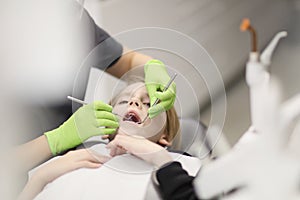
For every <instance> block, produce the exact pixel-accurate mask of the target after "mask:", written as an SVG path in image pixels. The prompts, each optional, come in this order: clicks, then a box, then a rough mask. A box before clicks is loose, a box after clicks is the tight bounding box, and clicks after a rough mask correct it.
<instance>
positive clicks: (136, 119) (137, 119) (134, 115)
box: [123, 111, 141, 124]
mask: <svg viewBox="0 0 300 200" xmlns="http://www.w3.org/2000/svg"><path fill="white" fill-rule="evenodd" d="M123 121H129V122H134V123H137V124H140V123H141V118H140V117H139V116H138V114H137V113H135V112H133V111H130V112H128V113H127V114H126V115H125V116H124V118H123Z"/></svg>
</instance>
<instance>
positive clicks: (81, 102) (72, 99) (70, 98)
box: [67, 96, 88, 105]
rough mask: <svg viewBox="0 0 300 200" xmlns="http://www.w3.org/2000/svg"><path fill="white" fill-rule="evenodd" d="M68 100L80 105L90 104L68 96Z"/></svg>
mask: <svg viewBox="0 0 300 200" xmlns="http://www.w3.org/2000/svg"><path fill="white" fill-rule="evenodd" d="M67 98H68V99H69V100H71V101H74V102H76V103H79V104H82V105H87V104H88V103H87V102H85V101H82V100H79V99H76V98H74V97H71V96H67Z"/></svg>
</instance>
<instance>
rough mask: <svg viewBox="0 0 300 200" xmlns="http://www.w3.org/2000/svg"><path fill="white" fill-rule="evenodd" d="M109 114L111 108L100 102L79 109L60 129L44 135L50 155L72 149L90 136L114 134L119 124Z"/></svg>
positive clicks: (114, 117) (113, 116)
mask: <svg viewBox="0 0 300 200" xmlns="http://www.w3.org/2000/svg"><path fill="white" fill-rule="evenodd" d="M111 112H112V107H111V106H110V105H108V104H105V103H103V102H102V101H95V102H94V103H92V104H88V105H85V106H83V107H81V108H79V109H78V110H77V111H76V112H75V113H74V114H73V115H72V116H71V117H70V118H69V119H68V120H67V121H66V122H64V123H63V124H62V125H61V126H60V127H58V128H57V129H54V130H52V131H49V132H46V133H45V135H46V137H47V140H48V143H49V147H50V150H51V152H52V154H53V155H57V154H59V153H61V152H63V151H65V150H68V149H70V148H73V147H75V146H77V145H79V144H81V143H82V142H84V141H85V140H86V139H88V138H90V137H92V136H95V135H107V134H112V133H115V131H116V128H117V127H119V123H118V119H117V117H116V116H115V115H114V114H112V113H111Z"/></svg>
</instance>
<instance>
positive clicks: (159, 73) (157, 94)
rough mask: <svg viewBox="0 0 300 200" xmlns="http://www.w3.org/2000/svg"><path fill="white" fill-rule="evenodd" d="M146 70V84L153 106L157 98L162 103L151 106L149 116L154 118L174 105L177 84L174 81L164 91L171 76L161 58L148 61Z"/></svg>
mask: <svg viewBox="0 0 300 200" xmlns="http://www.w3.org/2000/svg"><path fill="white" fill-rule="evenodd" d="M144 71H145V84H146V87H147V90H148V93H149V97H150V104H151V106H152V105H153V103H154V102H155V100H156V99H159V100H160V103H158V104H157V105H156V106H154V107H150V109H149V110H148V113H149V117H150V118H153V117H155V116H157V115H158V114H160V113H161V112H164V111H166V110H169V109H170V108H171V107H172V106H173V104H174V102H175V98H176V84H175V83H174V82H173V83H172V84H171V85H170V87H169V89H168V90H166V91H165V92H162V91H163V90H164V88H165V86H166V85H167V84H168V82H169V80H170V79H171V78H170V76H169V75H168V72H167V70H166V67H165V65H164V63H162V62H161V61H159V60H150V61H149V62H147V63H146V64H145V66H144Z"/></svg>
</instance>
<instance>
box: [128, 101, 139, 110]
mask: <svg viewBox="0 0 300 200" xmlns="http://www.w3.org/2000/svg"><path fill="white" fill-rule="evenodd" d="M129 105H130V106H136V107H138V108H140V107H141V103H140V102H138V101H137V100H131V101H129Z"/></svg>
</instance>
